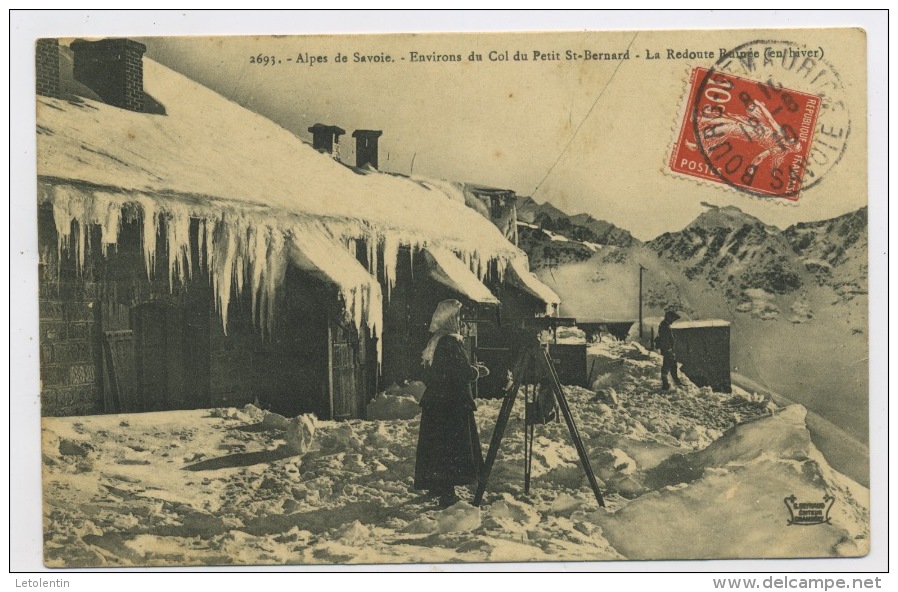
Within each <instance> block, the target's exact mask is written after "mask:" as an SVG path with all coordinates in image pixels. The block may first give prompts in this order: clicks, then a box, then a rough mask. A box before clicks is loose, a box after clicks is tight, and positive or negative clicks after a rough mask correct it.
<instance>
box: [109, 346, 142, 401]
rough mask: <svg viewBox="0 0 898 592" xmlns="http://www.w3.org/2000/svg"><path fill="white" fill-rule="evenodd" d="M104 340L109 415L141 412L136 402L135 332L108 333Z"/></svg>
mask: <svg viewBox="0 0 898 592" xmlns="http://www.w3.org/2000/svg"><path fill="white" fill-rule="evenodd" d="M104 337H105V339H104V340H103V358H104V359H103V365H104V366H105V367H106V373H107V378H108V381H109V387H110V391H111V397H110V400H109V403H110V404H109V405H107V407H106V412H107V413H130V412H133V411H137V410H139V409H138V408H137V406H136V404H135V403H136V402H135V400H134V394H135V392H136V390H137V384H136V376H135V368H134V332H133V331H131V330H122V331H106V332H105V333H104Z"/></svg>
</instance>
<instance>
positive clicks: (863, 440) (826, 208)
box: [34, 28, 877, 568]
mask: <svg viewBox="0 0 898 592" xmlns="http://www.w3.org/2000/svg"><path fill="white" fill-rule="evenodd" d="M866 47H867V39H866V34H865V32H864V31H863V30H862V29H850V28H842V29H838V28H834V29H770V30H749V29H743V30H693V31H686V30H684V31H615V32H559V33H501V34H395V35H394V34H391V35H334V36H325V35H322V36H277V37H275V36H272V37H248V36H247V37H153V38H142V37H99V38H94V37H91V38H76V37H72V38H41V39H38V40H36V43H35V46H34V49H35V68H36V85H37V88H36V91H37V96H36V108H37V127H36V137H37V195H36V196H35V202H34V203H35V208H34V212H35V220H36V224H37V236H38V246H39V261H38V262H37V264H38V267H39V269H38V271H39V304H40V306H39V313H40V321H39V335H40V379H41V382H40V407H41V424H42V425H41V442H42V475H43V502H42V504H43V505H42V508H43V536H44V543H43V545H44V546H43V556H44V563H45V565H46V566H48V567H53V568H82V567H135V566H140V567H148V566H220V565H240V566H249V565H253V566H259V565H261V566H274V565H280V566H282V565H304V566H307V565H351V564H419V563H429V564H433V563H448V562H471V563H491V562H525V561H526V562H534V561H537V562H539V561H545V562H559V561H564V562H575V561H590V562H600V561H612V560H613V561H624V560H668V559H732V558H740V559H751V558H781V559H789V558H844V557H849V558H850V557H862V556H865V555H866V554H868V553H869V551H870V548H871V537H874V538H875V535H876V533H875V530H876V528H877V526H876V525H872V524H871V519H870V489H869V487H870V470H869V466H870V453H869V446H868V442H869V426H868V417H869V410H870V399H869V393H870V387H869V370H868V349H869V322H868V321H869V320H868V277H867V266H868V222H867V205H868V190H867V186H868V184H867V128H866V126H867V98H866V97H867V79H866V76H867V54H866V51H867V50H866ZM871 530H872V531H873V532H872V533H871ZM836 565H838V564H836Z"/></svg>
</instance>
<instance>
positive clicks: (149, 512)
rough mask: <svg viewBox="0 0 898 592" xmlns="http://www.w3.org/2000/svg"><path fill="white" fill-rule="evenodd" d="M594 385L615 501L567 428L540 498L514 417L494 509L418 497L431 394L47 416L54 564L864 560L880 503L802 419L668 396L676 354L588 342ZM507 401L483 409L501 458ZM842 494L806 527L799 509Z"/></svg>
mask: <svg viewBox="0 0 898 592" xmlns="http://www.w3.org/2000/svg"><path fill="white" fill-rule="evenodd" d="M589 351H590V358H591V360H590V364H592V360H595V365H594V368H595V375H596V376H598V378H597V379H596V381H595V383H594V385H593V390H587V389H582V388H578V387H566V393H567V395H568V399H569V401H570V404H571V407H572V409H573V411H574V414H575V416H576V420H577V424H578V426H579V430H580V433H581V435H582V437H583V440H584V443H585V445H586V448H587V449H588V453H589V457H590V462H591V463H592V466H593V468H594V469H595V472H596V473H597V475H598V477H599V479H600V484H601V486H602V488H603V492H604V493H605V499H606V502H607V507H606V508H605V509H602V508H599V506H598V504H597V503H596V500H595V498H594V497H593V494H592V492H591V490H590V488H589V486H588V482H587V480H586V478H585V476H584V473H583V471H582V469H581V468H580V465H579V463H578V460H577V454H576V452H575V450H574V448H573V446H572V445H571V444H570V438H569V436H568V433H567V428H566V426H565V424H564V423H563V422H557V423H551V424H548V425H545V426H537V428H536V440H535V446H534V455H533V482H532V486H531V490H530V494H529V495H525V494H524V492H523V420H522V417H521V412H522V407H523V405H520V404H518V405H516V409H515V414H514V415H513V417H512V420H511V422H510V423H509V426H508V429H507V431H506V435H505V438H504V440H503V442H502V448H501V450H500V453H499V457H498V460H497V462H496V465H495V467H494V469H493V473H492V476H491V478H490V481H489V486H488V488H487V492H486V496H485V499H484V503H483V505H482V506H481V507H480V508H477V507H474V506H472V505H471V504H470V503H469V502H470V499H471V497H472V492H471V491H467V490H462V491H460V493H461V495H462V498H463V501H461V502H459V503H457V504H456V505H454V506H451V507H450V508H448V509H439V508H438V507H437V505H436V502H435V501H434V500H433V499H431V498H428V497H426V496H424V495H422V493H421V492H416V491H414V490H412V489H411V484H412V475H413V470H414V462H415V446H416V440H417V433H418V417H419V416H418V413H417V406H416V401H417V399H418V398H419V397H420V395H421V388H420V385H411V387H409V388H404V389H395V388H394V389H391V390H389V391H388V392H386V393H384V394H381V395H380V397H379V398H378V399H376V400H375V401H374V402H373V403H372V405H371V406H370V407H369V416H370V417H372V418H375V417H376V418H377V419H369V420H353V421H344V422H328V421H322V422H317V425H315V422H313V421H310V418H307V417H306V418H300V419H294V420H292V421H290V420H287V419H285V418H282V417H280V416H277V415H274V414H269V413H267V412H264V411H261V410H259V409H257V408H255V407H252V406H247V407H246V408H244V409H213V410H195V411H173V412H163V413H146V414H130V415H104V416H86V417H69V418H44V420H43V452H44V455H43V464H44V467H43V469H44V515H45V562H46V563H47V565H49V566H55V567H75V566H113V565H173V564H177V565H219V564H270V565H274V564H344V563H375V562H390V563H404V562H426V563H441V562H454V561H476V562H483V561H540V560H544V561H577V560H614V559H624V558H626V559H669V558H731V557H830V556H859V555H863V554H865V553H866V552H867V550H868V549H869V540H870V535H869V511H868V506H869V491H868V490H867V489H865V488H864V487H861V486H859V485H857V484H856V483H854V482H853V481H851V480H849V479H848V478H846V477H844V476H843V475H841V474H839V473H837V472H835V471H834V470H833V469H831V468H830V466H829V465H828V463H827V462H826V460H825V459H824V458H823V457H822V455H820V453H819V452H818V451H817V450H816V448H815V447H814V445H813V444H812V443H811V441H810V438H809V434H808V431H807V428H806V426H805V422H804V418H805V411H804V408H802V407H801V406H798V405H792V406H788V407H785V408H778V407H777V406H776V405H775V404H773V403H772V402H770V401H768V400H765V399H764V398H763V397H760V396H755V395H753V394H751V393H747V392H744V391H740V390H739V389H737V390H736V392H735V393H734V394H732V395H725V394H718V393H712V392H710V391H708V390H700V389H698V388H696V387H695V386H693V385H690V384H687V386H685V387H682V388H679V389H676V390H674V391H671V392H667V393H660V392H659V386H660V383H659V369H660V357H659V356H657V355H656V354H654V353H651V352H646V351H645V350H643V349H642V348H640V347H639V346H637V345H636V344H629V343H617V342H611V343H609V342H602V343H598V344H593V345H590V350H589ZM499 405H500V401H480V402H479V408H478V410H477V422H478V425H479V427H480V434H481V440H482V442H483V446H484V450H486V448H487V446H488V445H489V441H490V435H491V433H492V429H493V426H494V425H495V422H496V418H497V415H498V411H499ZM825 495H830V496H832V497H833V498H834V502H833V505H832V510H831V512H830V518H831V520H830V522H829V523H827V524H819V525H812V526H790V525H788V523H787V521H788V519H789V518H790V515H789V512H788V510H787V507H786V504H785V501H784V500H785V498H789V497H790V496H795V499H796V500H797V501H798V502H806V503H815V502H819V501H820V500H822V499H823V497H824V496H825Z"/></svg>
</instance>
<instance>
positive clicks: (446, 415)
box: [414, 300, 488, 507]
mask: <svg viewBox="0 0 898 592" xmlns="http://www.w3.org/2000/svg"><path fill="white" fill-rule="evenodd" d="M461 306H462V305H461V303H460V302H458V301H457V300H444V301H443V302H440V304H439V305H438V306H437V309H436V311H435V312H434V313H433V319H432V320H431V323H430V332H431V333H433V336H432V337H431V339H430V341H429V342H428V343H427V347H426V348H424V351H423V352H422V354H421V362H422V364H423V365H424V385H425V386H426V389H425V390H424V394H423V396H422V397H421V403H420V405H421V426H420V428H419V432H418V450H417V456H416V462H415V485H414V487H415V489H426V490H428V491H429V493H430V494H431V495H437V496H439V497H440V505H441V506H444V507H445V506H449V505H452V504H453V503H455V502H456V501H458V496H457V495H456V493H455V486H456V485H469V484H472V483H475V482H476V481H477V480H478V479H479V477H480V471H481V469H482V467H483V455H482V452H481V448H480V438H479V436H478V434H477V424H476V422H475V421H474V409H475V408H476V406H475V404H474V397H473V395H472V393H471V383H472V382H473V381H475V380H477V378H478V377H481V376H486V375H487V374H488V371H487V369H486V368H485V367H483V366H477V365H471V362H470V360H469V359H468V354H467V352H466V351H465V348H464V345H463V341H462V336H461Z"/></svg>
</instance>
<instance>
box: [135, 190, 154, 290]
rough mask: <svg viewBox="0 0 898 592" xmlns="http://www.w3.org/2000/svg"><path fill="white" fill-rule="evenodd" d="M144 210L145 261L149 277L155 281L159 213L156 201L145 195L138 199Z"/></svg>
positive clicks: (142, 219) (143, 239)
mask: <svg viewBox="0 0 898 592" xmlns="http://www.w3.org/2000/svg"><path fill="white" fill-rule="evenodd" d="M138 203H140V206H141V210H142V214H143V215H142V217H141V221H142V222H143V234H142V236H141V238H142V241H143V262H144V266H145V267H146V270H147V279H148V280H150V281H153V275H155V270H156V232H158V220H159V213H158V212H157V211H156V203H155V202H154V201H153V200H152V199H150V198H148V197H143V198H142V199H139V200H138Z"/></svg>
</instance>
